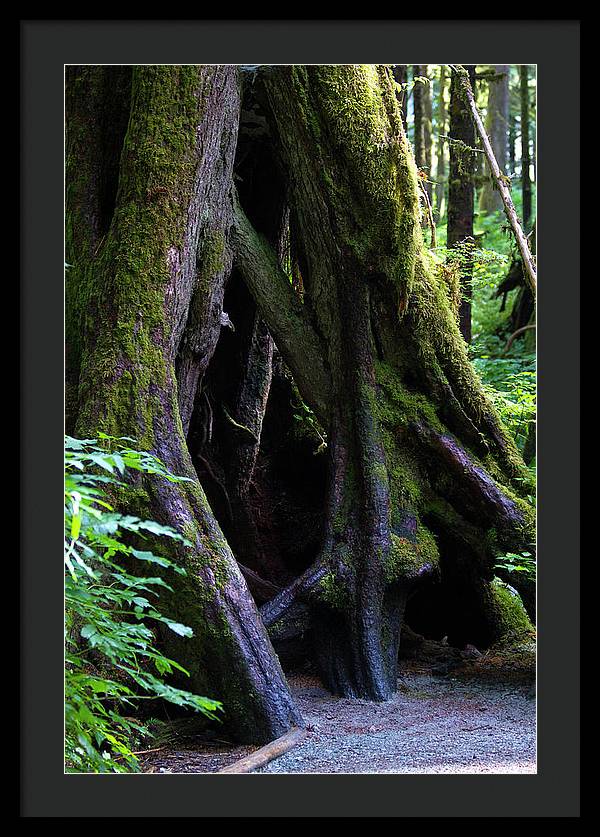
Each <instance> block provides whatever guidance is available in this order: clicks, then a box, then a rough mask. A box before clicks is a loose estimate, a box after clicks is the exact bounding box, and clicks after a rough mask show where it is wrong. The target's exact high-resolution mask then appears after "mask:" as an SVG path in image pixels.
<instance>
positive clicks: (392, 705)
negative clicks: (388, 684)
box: [144, 664, 536, 773]
mask: <svg viewBox="0 0 600 837" xmlns="http://www.w3.org/2000/svg"><path fill="white" fill-rule="evenodd" d="M289 680H290V685H291V687H292V690H293V693H294V696H295V699H296V701H297V703H298V706H299V708H300V711H301V713H302V715H303V717H304V720H305V721H306V724H307V726H308V730H309V735H308V736H307V738H306V739H305V740H304V741H303V742H302V743H301V744H299V745H298V746H297V747H295V748H294V749H293V750H292V751H290V752H289V753H287V754H285V755H284V756H282V757H281V758H279V759H277V760H276V761H273V762H271V763H270V764H269V765H267V766H266V767H264V768H262V769H261V770H260V771H257V772H259V773H535V772H536V765H535V698H534V688H533V681H532V676H531V671H529V672H526V673H525V675H524V673H523V672H522V671H521V672H515V671H514V670H508V671H507V670H504V669H500V670H498V669H492V670H491V671H490V670H489V669H485V668H483V667H481V666H480V665H475V666H468V667H464V668H463V669H462V670H459V671H450V672H448V673H443V674H441V675H440V674H439V673H436V672H435V670H432V668H431V666H430V667H425V668H424V667H423V666H422V665H421V666H419V665H416V664H413V665H408V666H405V667H404V670H403V672H402V678H401V679H400V680H399V691H398V693H397V694H396V695H395V696H394V698H393V699H392V700H390V701H386V702H385V703H379V704H375V703H369V702H367V701H363V700H348V699H345V698H336V697H333V696H332V695H330V694H329V693H328V692H326V691H325V689H323V687H322V686H321V684H320V682H319V680H318V679H317V678H316V677H313V676H310V675H298V674H296V675H292V676H291V677H290V678H289ZM253 749H254V748H252V747H231V746H227V745H226V744H225V742H219V741H213V742H212V744H208V743H207V742H202V743H200V742H194V740H193V739H186V740H184V741H182V742H181V743H180V744H179V745H177V746H176V747H169V748H164V749H162V750H161V751H159V752H157V753H155V754H148V756H147V757H146V759H145V762H144V770H145V771H148V772H163V773H165V772H167V773H212V772H215V771H217V770H219V769H221V768H222V767H225V766H226V765H228V764H231V763H232V762H234V761H235V760H237V759H239V758H242V757H243V756H244V755H247V754H248V753H250V752H252V750H253Z"/></svg>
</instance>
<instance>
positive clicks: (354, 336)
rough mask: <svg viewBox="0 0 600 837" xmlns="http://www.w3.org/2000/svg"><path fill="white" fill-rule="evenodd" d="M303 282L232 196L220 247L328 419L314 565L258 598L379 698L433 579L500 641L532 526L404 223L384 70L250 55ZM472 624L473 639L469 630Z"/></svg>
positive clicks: (399, 153)
mask: <svg viewBox="0 0 600 837" xmlns="http://www.w3.org/2000/svg"><path fill="white" fill-rule="evenodd" d="M261 76H262V83H263V85H264V89H265V91H266V94H267V97H268V103H269V106H270V115H269V119H270V121H271V124H272V128H273V133H274V143H275V146H276V148H277V151H278V154H279V157H280V159H281V161H282V164H283V170H284V172H285V174H286V176H287V179H288V189H289V197H290V205H291V215H290V226H291V229H292V241H293V242H295V247H296V248H297V252H296V253H295V255H296V256H297V258H298V261H299V263H300V264H301V265H302V277H303V288H304V294H303V298H302V301H300V300H299V299H298V297H297V296H296V295H295V294H294V292H293V289H292V286H291V284H290V282H289V280H288V278H287V277H286V275H285V274H284V273H283V272H282V271H281V270H280V268H279V267H278V264H277V258H276V255H275V253H274V252H273V251H272V249H271V248H270V247H269V246H268V244H267V243H266V242H265V240H264V239H263V238H261V237H260V236H258V235H257V234H256V232H255V231H254V229H253V227H252V224H251V221H249V220H248V218H247V216H246V214H245V212H244V210H243V208H242V207H240V206H238V207H237V209H236V219H235V238H234V248H235V257H234V258H235V262H236V264H237V266H238V268H239V269H240V270H241V272H242V274H243V275H244V278H245V280H246V282H247V284H248V287H249V289H250V291H251V292H252V294H253V296H254V298H255V300H256V303H257V305H258V307H259V310H260V311H261V314H262V315H263V317H264V319H265V321H266V323H267V325H268V327H269V330H270V332H271V333H272V334H273V337H274V339H275V342H276V344H277V346H278V348H279V350H280V351H281V352H282V354H283V356H284V358H285V360H286V362H287V364H288V366H289V367H290V369H292V371H293V373H294V376H295V378H296V381H297V383H298V386H299V388H300V391H301V393H302V395H303V397H304V399H305V400H306V402H307V403H308V404H309V405H310V406H311V407H312V408H313V409H314V410H315V412H316V414H317V415H318V417H319V419H320V420H321V422H322V423H323V425H324V427H325V428H326V429H327V432H328V439H329V448H328V454H329V499H328V503H327V507H326V512H325V514H326V520H325V534H324V539H323V546H322V550H321V553H320V555H319V557H318V558H317V560H316V562H315V564H314V565H312V566H311V567H309V569H308V570H307V571H306V572H305V573H304V574H303V575H301V576H300V577H299V578H297V579H296V581H294V582H293V584H292V585H290V586H289V587H288V588H286V589H285V590H283V591H282V592H281V593H280V594H279V595H278V596H276V597H275V598H274V599H273V600H272V601H271V602H269V603H268V604H267V605H265V606H264V607H263V608H262V610H261V613H262V615H263V619H264V621H265V623H266V624H267V625H269V626H270V627H271V629H272V630H273V631H277V630H278V626H279V627H280V626H281V625H283V624H285V623H286V621H287V620H289V622H294V621H295V620H300V621H301V622H302V623H303V626H305V625H306V620H308V622H309V623H310V625H311V626H312V635H313V638H314V645H315V656H316V659H317V661H318V663H319V667H320V671H321V674H322V676H323V678H324V681H325V683H326V685H327V686H328V687H329V688H330V689H331V690H333V691H334V692H336V693H338V694H343V695H347V696H353V695H354V696H360V697H366V698H371V699H375V700H382V699H386V698H387V697H389V696H390V694H391V693H392V692H393V691H394V690H395V688H396V656H397V648H398V640H399V632H400V628H401V625H402V619H403V613H404V608H405V604H406V600H407V597H408V596H409V595H410V594H411V593H412V592H413V591H414V590H415V589H417V588H418V587H419V585H422V584H423V583H424V582H425V581H426V580H427V579H433V578H438V579H441V584H442V586H443V589H445V590H446V592H447V593H448V594H451V595H453V596H455V597H456V596H457V594H458V596H460V595H461V594H462V595H463V596H466V597H467V600H468V602H469V608H468V613H469V619H470V622H469V619H467V618H466V617H465V614H464V613H463V608H462V605H461V603H460V599H458V598H457V599H456V608H455V613H454V614H453V616H452V617H451V618H452V619H453V620H454V621H453V623H452V627H453V628H454V630H455V633H456V635H457V636H458V635H461V636H463V637H464V636H465V635H466V636H469V635H470V636H473V634H474V633H476V634H477V636H478V637H481V640H482V641H485V642H491V641H494V640H495V639H498V638H499V636H500V635H501V634H502V631H503V630H504V627H505V622H504V621H503V618H502V616H501V615H500V611H501V608H500V605H499V603H498V599H497V597H496V595H495V592H494V587H493V586H492V585H491V583H490V582H491V579H492V577H493V564H494V555H495V554H497V550H498V549H499V548H509V547H508V545H510V548H521V547H523V545H524V544H530V543H531V541H532V538H533V531H532V515H531V512H530V510H529V508H528V506H527V504H526V503H525V502H524V501H523V500H522V499H521V498H520V496H519V495H520V494H522V492H523V485H524V484H526V483H524V482H523V481H522V480H524V479H526V470H525V469H524V467H523V463H522V460H521V459H520V457H519V455H518V453H517V452H516V450H515V447H514V445H513V444H512V442H511V441H510V440H509V439H508V438H507V436H506V434H505V432H504V430H503V429H502V427H501V425H500V423H499V421H498V419H497V417H496V414H495V412H494V410H493V408H492V407H491V405H490V404H489V402H488V401H487V399H486V398H485V396H484V394H483V393H482V390H481V386H480V384H479V381H478V379H477V377H476V375H475V374H474V372H473V371H472V368H471V366H470V364H469V361H468V359H467V355H466V349H465V344H464V341H463V339H462V337H461V335H460V332H459V330H458V327H457V323H456V320H455V316H454V314H453V311H452V308H451V304H450V302H449V299H448V295H447V290H446V287H445V282H444V279H443V270H442V268H441V266H438V265H436V264H435V263H433V262H432V261H431V258H430V257H429V256H428V254H427V252H426V250H425V247H424V244H423V240H422V234H421V230H420V226H419V221H418V219H419V212H418V189H417V172H416V167H415V163H414V159H413V157H412V155H411V153H410V150H409V147H408V144H407V140H406V136H405V133H404V130H403V127H402V120H401V114H400V111H399V108H398V104H397V100H396V97H395V91H394V86H393V83H392V76H391V73H390V71H389V70H388V69H386V68H383V67H376V66H362V67H353V66H352V67H350V66H349V67H281V68H265V69H264V71H263V72H262V73H261ZM469 629H470V630H471V634H469Z"/></svg>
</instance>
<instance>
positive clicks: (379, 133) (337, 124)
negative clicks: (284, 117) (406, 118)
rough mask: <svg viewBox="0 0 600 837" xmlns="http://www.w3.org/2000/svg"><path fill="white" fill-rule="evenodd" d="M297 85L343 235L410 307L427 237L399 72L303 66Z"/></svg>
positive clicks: (294, 77) (319, 173)
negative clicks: (397, 82) (400, 103)
mask: <svg viewBox="0 0 600 837" xmlns="http://www.w3.org/2000/svg"><path fill="white" fill-rule="evenodd" d="M291 82H292V90H293V94H292V98H293V101H294V103H295V107H298V109H299V116H300V117H301V119H302V121H303V122H304V128H305V130H306V132H307V134H308V136H309V137H310V142H311V157H312V158H313V159H314V162H315V168H314V171H315V176H316V177H317V178H319V180H320V181H321V184H322V187H323V190H324V192H325V194H326V195H327V200H328V202H329V203H330V204H331V205H332V206H333V207H334V208H335V209H336V211H335V213H334V216H333V217H334V222H335V224H336V230H335V235H336V239H337V240H338V242H339V243H340V244H341V246H342V247H343V248H344V249H345V250H346V251H347V252H348V253H350V254H352V256H353V257H354V259H355V260H356V261H357V263H358V264H361V265H362V266H363V269H364V270H365V272H373V273H380V274H383V275H385V276H387V277H388V279H389V280H390V281H391V282H393V283H394V284H395V286H396V288H397V290H398V308H399V311H402V310H404V307H405V305H406V300H407V299H408V297H409V295H410V288H411V285H412V280H413V274H414V268H415V260H416V253H417V251H418V249H419V247H420V246H421V244H422V237H421V230H420V225H419V223H418V217H419V214H418V211H417V207H418V192H417V177H416V168H415V165H414V161H413V158H412V154H411V152H410V149H409V146H408V142H407V139H406V137H405V135H404V131H403V128H402V121H401V118H400V112H399V109H398V103H397V100H396V96H395V91H394V86H393V85H394V82H393V78H392V76H391V73H390V71H389V69H388V68H385V67H382V66H377V65H372V64H365V65H360V66H350V65H349V66H319V67H311V68H305V67H295V68H293V69H292V71H291ZM357 182H360V184H361V188H360V190H357V189H356V183H357ZM348 195H352V201H351V205H352V213H349V212H348V207H349V201H348Z"/></svg>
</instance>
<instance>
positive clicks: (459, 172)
mask: <svg viewBox="0 0 600 837" xmlns="http://www.w3.org/2000/svg"><path fill="white" fill-rule="evenodd" d="M465 69H466V70H467V71H468V73H469V78H470V81H471V86H472V87H473V89H475V88H474V85H475V67H474V66H473V65H469V66H467V67H465ZM449 135H450V171H449V176H448V232H447V246H448V247H456V246H457V245H462V244H464V242H467V243H468V242H472V241H473V209H474V187H473V174H474V171H475V152H473V151H472V150H471V149H473V148H474V146H475V127H474V125H473V119H472V117H471V112H470V109H469V106H468V103H467V101H466V99H465V96H464V93H463V92H462V89H461V85H460V81H459V79H458V78H457V76H456V73H453V74H452V80H451V83H450V134H449ZM461 253H462V256H461V260H460V293H461V300H460V306H459V323H460V331H461V334H462V336H463V337H464V339H465V340H466V342H467V343H470V342H471V296H472V273H473V267H472V259H471V258H470V256H469V253H468V250H467V249H465V248H464V247H463V248H462V249H461Z"/></svg>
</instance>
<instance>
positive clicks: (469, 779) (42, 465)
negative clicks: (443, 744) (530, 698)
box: [7, 20, 580, 817]
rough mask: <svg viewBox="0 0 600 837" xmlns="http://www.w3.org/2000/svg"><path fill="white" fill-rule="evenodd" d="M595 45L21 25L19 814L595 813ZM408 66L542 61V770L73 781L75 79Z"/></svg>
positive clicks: (179, 26) (341, 28)
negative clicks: (582, 391) (96, 70)
mask: <svg viewBox="0 0 600 837" xmlns="http://www.w3.org/2000/svg"><path fill="white" fill-rule="evenodd" d="M579 32H580V24H579V21H576V20H537V21H536V20H527V21H508V20H495V21H472V20H446V21H423V20H421V21H419V20H385V21H369V20H353V21H304V20H297V21H260V20H249V21H243V20H241V21H240V20H238V21H218V20H215V21H213V20H204V21H121V20H110V21H106V20H97V21H69V20H22V21H20V38H21V67H20V69H21V148H22V157H21V197H22V200H21V326H22V327H21V407H22V409H21V473H22V481H21V544H22V550H21V704H20V706H21V756H22V761H21V794H20V803H21V808H20V815H21V816H23V817H56V816H60V817H113V816H115V817H116V816H135V817H179V816H186V817H247V816H252V817H312V816H327V817H330V816H336V817H367V816H369V817H371V816H375V817H447V816H449V817H457V816H463V817H497V816H513V817H517V816H519V817H520V816H547V817H574V816H578V813H579V620H578V601H579V597H578V593H579V493H578V492H579V340H578V338H579ZM397 59H401V60H402V61H404V62H406V63H413V62H414V61H418V62H421V63H422V62H423V61H430V62H436V63H451V62H460V63H516V64H518V63H527V64H537V77H538V163H537V166H538V169H537V171H538V183H539V186H538V210H539V220H538V227H537V234H538V254H539V256H538V260H539V277H540V278H539V299H538V362H539V373H538V387H539V420H538V485H539V499H538V509H539V518H538V534H539V553H538V554H539V581H538V607H539V625H538V627H539V645H538V774H537V775H521V776H518V775H517V776H516V775H510V776H490V775H484V776H460V775H453V776H414V775H356V776H335V775H331V776H310V775H302V776H298V775H294V776H285V777H281V776H251V778H242V779H239V778H236V779H233V780H232V779H231V778H230V777H229V776H215V775H175V776H150V775H139V776H138V775H133V776H114V775H106V776H89V775H80V776H78V775H69V776H66V775H65V774H64V772H63V709H64V706H63V662H62V661H63V609H62V603H63V580H62V571H61V569H60V561H59V558H58V552H59V551H60V550H61V549H62V525H63V524H62V496H61V495H62V479H63V465H62V456H63V447H62V438H63V351H64V349H63V301H64V300H63V261H64V258H63V67H64V64H66V63H68V64H74V63H75V64H76V63H86V64H94V63H127V64H143V63H153V64H161V63H176V64H185V63H284V64H290V63H327V64H331V63H357V62H361V63H362V62H366V63H387V62H390V63H392V62H396V60H397ZM8 557H9V556H8V555H7V558H8ZM231 781H233V786H232V785H231Z"/></svg>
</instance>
